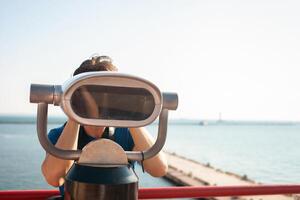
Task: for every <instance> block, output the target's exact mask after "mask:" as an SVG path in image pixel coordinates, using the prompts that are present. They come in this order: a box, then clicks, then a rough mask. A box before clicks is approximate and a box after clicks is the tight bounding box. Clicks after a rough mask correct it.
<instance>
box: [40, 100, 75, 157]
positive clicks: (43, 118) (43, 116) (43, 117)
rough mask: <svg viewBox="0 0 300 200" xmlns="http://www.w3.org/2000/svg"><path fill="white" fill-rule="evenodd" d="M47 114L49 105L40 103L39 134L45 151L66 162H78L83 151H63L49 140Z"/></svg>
mask: <svg viewBox="0 0 300 200" xmlns="http://www.w3.org/2000/svg"><path fill="white" fill-rule="evenodd" d="M47 114H48V105H47V104H46V103H39V104H38V109H37V132H38V138H39V141H40V143H41V145H42V147H43V148H44V149H45V151H46V152H47V153H49V154H51V155H53V156H55V157H58V158H61V159H65V160H77V159H78V158H79V157H80V153H81V150H63V149H59V148H57V147H55V146H54V145H53V144H52V143H51V142H50V141H49V139H48V135H47Z"/></svg>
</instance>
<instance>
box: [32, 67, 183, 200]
mask: <svg viewBox="0 0 300 200" xmlns="http://www.w3.org/2000/svg"><path fill="white" fill-rule="evenodd" d="M30 102H31V103H37V104H38V111H37V132H38V138H39V141H40V143H41V145H42V147H43V148H44V149H45V150H46V152H47V153H49V154H51V155H53V156H55V157H58V158H61V159H65V160H75V162H74V165H73V166H72V167H71V169H70V170H69V172H68V174H67V175H66V177H65V180H66V181H65V199H137V188H138V178H137V177H136V175H135V173H134V172H133V170H132V169H131V167H130V165H129V164H128V162H127V161H128V160H132V161H143V160H144V159H149V158H151V157H153V156H155V155H156V154H158V153H159V152H160V150H161V149H162V148H163V146H164V144H165V140H166V135H167V122H168V110H176V109H177V105H178V97H177V94H175V93H161V92H160V90H159V89H158V88H157V87H156V86H155V85H154V84H153V83H151V82H149V81H147V80H145V79H142V78H139V77H136V76H132V75H128V74H122V73H117V72H87V73H82V74H79V75H76V76H74V77H72V78H71V79H69V80H68V81H67V82H65V83H64V84H63V85H41V84H31V88H30ZM48 104H54V105H56V106H60V107H61V108H62V110H63V111H64V113H65V114H66V115H67V116H68V117H69V118H70V119H73V120H75V121H77V122H78V123H79V124H81V125H93V126H103V127H143V126H146V125H148V124H151V123H152V122H153V121H154V120H155V119H156V118H157V117H158V116H159V125H158V135H157V139H156V141H155V143H154V145H153V146H152V147H151V148H149V149H148V150H145V151H142V152H136V151H124V150H122V148H121V149H120V146H119V145H118V144H116V143H114V142H112V141H107V140H105V139H100V140H97V141H96V142H95V143H93V142H91V143H93V144H91V145H90V143H89V144H87V145H86V146H89V147H87V148H84V149H83V150H64V149H59V148H57V147H55V146H54V145H53V144H52V143H51V142H50V141H49V139H48V136H47V118H48V116H47V115H48V114H47V113H48ZM95 149H98V150H96V153H95ZM111 152H119V153H116V154H115V155H114V154H111ZM122 152H123V153H122ZM97 153H98V154H101V155H102V157H101V156H100V157H101V159H102V160H101V159H100V160H99V159H98V160H97V158H95V156H98V155H97ZM105 153H106V155H105ZM91 155H92V156H91ZM93 156H94V157H93ZM94 158H95V159H96V161H95V160H94ZM107 158H109V159H107ZM120 160H122V161H120ZM107 162H110V163H107ZM111 176H113V177H111Z"/></svg>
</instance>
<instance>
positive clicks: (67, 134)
mask: <svg viewBox="0 0 300 200" xmlns="http://www.w3.org/2000/svg"><path fill="white" fill-rule="evenodd" d="M78 130H79V124H77V123H76V122H74V121H72V120H70V119H69V120H68V122H67V124H66V125H65V127H64V130H63V132H62V133H61V135H60V137H59V139H58V141H57V143H56V144H55V146H56V147H57V148H60V149H67V150H76V149H77V141H78ZM73 162H74V161H73V160H62V159H59V158H56V157H54V156H52V155H50V154H48V153H47V154H46V158H45V160H44V161H43V164H42V173H43V175H44V177H45V179H46V181H47V182H48V183H49V184H50V185H52V186H54V187H58V186H61V185H62V184H63V183H64V176H65V175H66V173H67V171H68V170H69V169H70V167H71V166H72V164H73Z"/></svg>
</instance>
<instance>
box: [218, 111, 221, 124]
mask: <svg viewBox="0 0 300 200" xmlns="http://www.w3.org/2000/svg"><path fill="white" fill-rule="evenodd" d="M218 121H219V122H221V121H222V113H221V112H219V120H218Z"/></svg>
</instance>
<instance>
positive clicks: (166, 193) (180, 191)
mask: <svg viewBox="0 0 300 200" xmlns="http://www.w3.org/2000/svg"><path fill="white" fill-rule="evenodd" d="M297 193H300V185H259V186H201V187H190V186H186V187H163V188H144V189H140V190H139V198H141V199H155V198H160V199H163V198H200V197H203V198H205V197H225V196H255V195H277V194H297Z"/></svg>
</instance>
